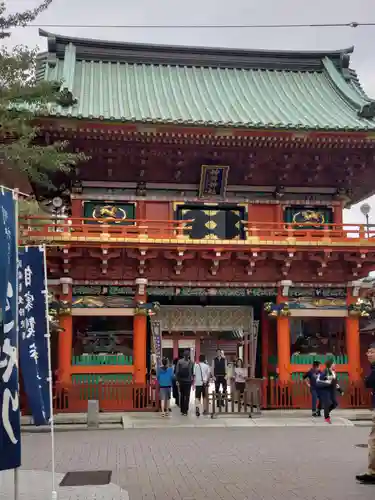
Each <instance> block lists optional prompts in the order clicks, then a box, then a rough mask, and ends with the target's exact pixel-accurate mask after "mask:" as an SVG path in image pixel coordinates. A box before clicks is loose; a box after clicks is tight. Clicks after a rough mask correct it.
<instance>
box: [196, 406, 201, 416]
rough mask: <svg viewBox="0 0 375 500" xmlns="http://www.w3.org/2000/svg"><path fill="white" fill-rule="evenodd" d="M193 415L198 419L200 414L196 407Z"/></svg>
mask: <svg viewBox="0 0 375 500" xmlns="http://www.w3.org/2000/svg"><path fill="white" fill-rule="evenodd" d="M195 414H196V416H197V417H200V414H201V412H200V410H199V408H198V406H197V407H196V408H195Z"/></svg>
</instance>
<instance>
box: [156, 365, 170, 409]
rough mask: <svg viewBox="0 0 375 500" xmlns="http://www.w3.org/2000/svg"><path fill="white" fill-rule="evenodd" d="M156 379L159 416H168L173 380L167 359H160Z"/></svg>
mask: <svg viewBox="0 0 375 500" xmlns="http://www.w3.org/2000/svg"><path fill="white" fill-rule="evenodd" d="M156 378H157V381H158V384H159V391H160V393H159V394H160V407H161V416H162V417H164V416H167V415H169V401H170V399H171V388H172V385H173V379H174V373H173V368H172V367H171V366H169V362H168V359H167V358H163V359H162V362H161V367H160V368H159V369H158V371H157V374H156Z"/></svg>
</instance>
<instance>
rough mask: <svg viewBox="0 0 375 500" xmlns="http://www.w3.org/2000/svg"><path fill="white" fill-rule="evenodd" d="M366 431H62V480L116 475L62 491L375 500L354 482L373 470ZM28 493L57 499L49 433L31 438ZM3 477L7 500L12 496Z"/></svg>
mask: <svg viewBox="0 0 375 500" xmlns="http://www.w3.org/2000/svg"><path fill="white" fill-rule="evenodd" d="M367 435H368V429H363V428H357V427H340V426H337V427H335V426H325V427H317V426H315V427H306V428H301V427H283V428H261V427H252V428H229V427H228V428H225V429H224V428H221V429H219V428H207V429H203V428H191V429H186V428H184V429H180V428H171V429H156V430H155V429H131V430H130V429H129V430H127V429H125V430H120V431H117V430H112V431H105V430H100V431H93V432H79V431H77V432H65V433H59V434H57V435H56V468H57V472H58V474H59V480H60V479H61V478H62V475H63V474H64V473H65V472H68V471H76V470H111V471H112V472H113V473H112V479H111V480H112V484H111V485H108V486H102V487H95V488H88V487H86V488H79V489H76V488H60V489H59V498H60V499H61V500H89V499H90V500H91V499H94V498H95V499H97V500H99V499H100V500H123V499H126V492H128V493H129V499H130V500H165V499H168V500H193V499H194V500H203V499H204V500H247V499H251V500H266V499H267V500H281V499H283V500H285V499H288V500H292V499H293V498H295V499H296V500H298V499H299V500H302V499H303V500H316V499H319V500H374V498H375V496H374V495H375V489H374V487H373V486H363V485H360V484H357V483H356V482H355V480H354V476H355V474H356V473H358V472H359V471H361V470H363V469H364V468H365V465H366V458H367V456H366V455H367V450H365V449H363V448H358V447H356V445H357V444H363V443H366V441H367ZM22 460H23V464H22V466H23V469H25V471H22V470H21V471H20V478H21V481H22V484H21V486H22V488H23V491H22V490H21V493H22V496H21V497H20V499H19V500H47V499H50V498H51V497H50V495H49V494H48V491H50V474H48V472H46V471H49V470H50V467H51V459H50V436H49V435H48V434H27V433H26V434H24V435H23V459H22ZM10 487H11V484H10V483H9V480H7V479H4V478H3V482H2V484H1V483H0V499H1V500H10V499H11V498H12V496H11V493H12V492H11V489H10Z"/></svg>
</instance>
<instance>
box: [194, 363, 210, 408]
mask: <svg viewBox="0 0 375 500" xmlns="http://www.w3.org/2000/svg"><path fill="white" fill-rule="evenodd" d="M210 378H211V368H210V367H209V365H208V364H207V363H206V357H205V355H204V354H201V355H200V356H199V363H195V365H194V385H195V414H196V416H197V417H199V416H200V414H201V409H200V406H201V403H202V399H203V415H205V414H206V413H207V397H208V384H209V382H210Z"/></svg>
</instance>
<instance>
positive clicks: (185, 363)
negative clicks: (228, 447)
mask: <svg viewBox="0 0 375 500" xmlns="http://www.w3.org/2000/svg"><path fill="white" fill-rule="evenodd" d="M193 367H194V365H193V363H192V362H191V360H190V350H189V349H186V350H185V351H184V356H183V357H182V358H181V359H180V360H179V361H178V363H177V365H176V371H175V375H176V380H177V383H178V386H179V389H180V409H181V415H187V414H188V412H189V402H190V393H191V386H192V383H193Z"/></svg>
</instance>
